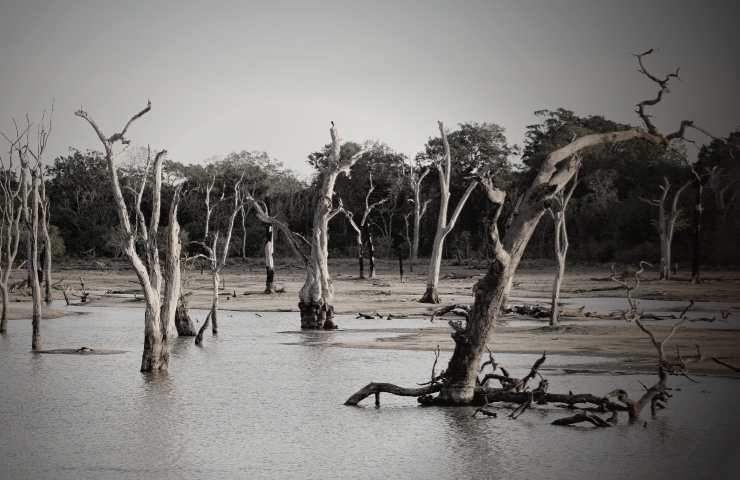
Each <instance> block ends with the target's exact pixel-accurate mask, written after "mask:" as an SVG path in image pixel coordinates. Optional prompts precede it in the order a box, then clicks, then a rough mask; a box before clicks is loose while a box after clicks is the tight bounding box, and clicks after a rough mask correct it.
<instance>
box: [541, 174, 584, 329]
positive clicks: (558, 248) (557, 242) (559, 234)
mask: <svg viewBox="0 0 740 480" xmlns="http://www.w3.org/2000/svg"><path fill="white" fill-rule="evenodd" d="M576 168H577V167H576ZM577 186H578V170H576V173H575V175H574V176H573V180H572V181H571V182H570V187H569V188H568V191H567V192H563V191H562V190H561V191H560V192H558V194H557V195H555V198H554V199H553V202H552V203H551V205H550V207H549V208H548V212H549V213H550V216H551V217H552V220H553V224H554V230H555V232H554V233H555V238H554V247H555V259H556V260H557V269H556V270H555V278H554V280H553V282H552V300H551V305H552V306H551V307H550V326H552V327H556V326H557V325H558V322H559V318H560V288H561V286H562V284H563V277H564V276H565V259H566V256H567V255H568V247H569V241H568V227H567V221H566V217H565V214H566V211H567V210H568V203H569V202H570V199H571V197H572V196H573V192H574V191H575V189H576V187H577Z"/></svg>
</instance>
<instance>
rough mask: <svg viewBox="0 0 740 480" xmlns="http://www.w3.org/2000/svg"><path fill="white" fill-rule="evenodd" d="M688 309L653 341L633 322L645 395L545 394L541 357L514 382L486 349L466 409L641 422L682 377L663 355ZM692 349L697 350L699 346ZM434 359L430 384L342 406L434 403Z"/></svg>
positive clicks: (362, 394)
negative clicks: (644, 348) (546, 411)
mask: <svg viewBox="0 0 740 480" xmlns="http://www.w3.org/2000/svg"><path fill="white" fill-rule="evenodd" d="M692 305H693V302H691V303H690V304H689V306H688V307H687V308H686V309H685V310H684V311H683V313H682V314H681V318H680V319H679V321H677V322H676V323H675V324H674V325H673V326H672V328H671V330H670V332H669V333H668V334H667V335H666V336H665V337H664V338H663V339H662V340H658V339H657V337H656V336H655V334H654V333H653V332H652V331H651V330H650V329H648V328H647V327H646V326H645V325H644V324H643V323H641V322H640V320H636V322H635V323H636V324H637V326H638V327H639V328H640V330H642V331H643V332H644V333H645V334H646V335H647V336H648V338H649V339H650V341H651V343H652V344H653V346H654V347H655V352H656V359H657V361H656V367H657V375H658V380H657V381H656V383H655V384H653V385H652V386H650V387H644V392H643V394H642V395H641V396H640V397H639V398H637V399H632V398H630V396H629V395H628V393H627V392H626V390H624V389H621V388H619V389H614V390H611V391H610V392H608V393H606V394H605V395H594V394H592V393H573V392H572V391H569V392H568V393H554V392H550V391H549V387H550V383H549V381H548V380H547V379H546V378H545V377H544V376H543V375H542V373H541V371H540V370H541V367H542V366H543V365H544V364H545V362H546V359H547V355H546V354H545V353H543V354H542V356H540V357H539V358H538V359H537V360H536V361H535V362H534V363H533V364H532V366H531V367H530V369H529V372H527V374H526V375H525V376H523V377H521V378H516V377H513V376H512V375H511V374H510V373H509V371H508V370H507V369H506V368H504V367H503V366H501V365H499V364H498V363H497V361H496V359H495V358H494V355H493V353H492V352H491V350H490V349H488V358H487V359H486V360H485V361H484V362H483V363H482V364H481V365H480V366H479V367H478V368H477V371H476V376H475V386H474V395H473V398H472V399H471V401H470V402H469V405H472V406H477V407H478V408H477V409H476V410H475V411H474V413H473V416H477V415H478V414H479V413H480V414H483V415H484V416H486V417H489V418H495V417H497V416H498V415H497V414H496V412H494V411H492V410H490V408H491V407H492V406H493V404H505V405H508V406H509V407H510V408H512V412H511V413H510V415H509V417H510V418H518V417H519V416H520V415H522V414H523V413H524V412H525V411H526V410H528V409H530V408H536V407H537V406H543V405H550V406H554V407H558V408H564V409H568V410H572V409H578V410H579V411H578V413H576V414H575V415H572V416H568V417H564V418H558V419H556V420H554V421H553V422H552V424H553V425H561V426H567V425H575V424H578V423H584V422H586V423H590V424H592V425H594V426H596V427H609V426H611V425H612V424H615V423H617V421H618V414H619V413H626V415H627V418H628V420H629V421H630V422H635V421H637V420H639V419H640V416H641V414H642V412H643V411H644V410H645V408H646V407H647V406H648V405H650V411H651V414H652V415H653V416H655V414H656V413H657V411H658V410H660V409H663V408H665V407H666V404H667V402H668V400H669V398H670V396H671V395H670V393H669V387H668V385H667V380H668V376H669V375H683V376H687V373H688V368H687V361H686V359H685V358H684V357H681V354H680V351H679V349H678V347H677V348H676V357H675V359H672V360H669V359H668V358H667V357H666V354H665V346H666V344H668V342H669V341H670V340H671V338H672V337H673V336H674V334H675V333H676V332H677V331H678V330H679V328H681V326H683V324H684V323H685V322H686V321H687V319H688V317H687V316H686V313H687V312H688V310H689V308H691V306H692ZM453 328H455V327H453ZM697 350H698V351H699V349H698V347H697ZM699 357H701V354H700V353H699ZM438 358H439V347H438V349H437V352H436V353H435V360H434V366H433V367H432V375H431V380H430V381H428V382H424V383H423V384H421V385H420V386H418V387H415V388H404V387H399V386H398V385H394V384H390V383H370V384H368V385H366V386H365V387H363V388H361V389H360V390H358V391H357V392H356V393H354V394H353V395H352V396H350V397H349V398H348V399H347V400H346V401H345V403H344V404H345V405H349V406H357V405H358V404H359V403H360V402H361V401H363V400H364V399H366V398H368V397H370V396H374V397H375V405H376V406H380V394H381V393H389V394H392V395H397V396H406V397H416V398H417V401H418V402H419V403H420V404H421V405H439V404H440V402H439V397H434V396H433V394H435V393H441V392H442V391H443V389H444V387H445V383H446V381H447V376H446V374H445V372H442V373H441V374H440V375H436V373H435V366H436V364H437V359H438ZM730 368H732V367H730ZM535 379H539V381H538V383H537V386H536V387H535V388H532V389H530V387H529V385H530V382H532V381H534V380H535ZM491 382H498V384H499V386H489V383H491ZM604 414H610V416H609V417H608V418H603V417H602V416H601V415H604Z"/></svg>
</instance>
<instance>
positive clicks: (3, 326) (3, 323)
mask: <svg viewBox="0 0 740 480" xmlns="http://www.w3.org/2000/svg"><path fill="white" fill-rule="evenodd" d="M0 298H2V303H3V306H2V308H3V310H2V312H0V333H5V332H6V331H7V330H8V283H7V281H4V282H3V283H2V284H0Z"/></svg>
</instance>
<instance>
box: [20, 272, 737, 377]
mask: <svg viewBox="0 0 740 480" xmlns="http://www.w3.org/2000/svg"><path fill="white" fill-rule="evenodd" d="M91 267H92V268H91ZM422 267H423V266H422V265H419V266H417V267H416V269H415V270H416V272H415V273H409V274H407V276H406V279H405V281H404V282H401V281H400V279H399V278H398V274H397V272H396V271H395V268H396V263H395V262H385V261H379V262H378V277H377V278H376V279H374V280H360V279H358V278H357V273H356V271H355V269H356V264H355V263H354V261H353V260H351V259H339V260H333V261H331V262H330V268H331V270H332V274H333V279H334V287H335V302H334V305H335V309H336V312H337V314H338V315H352V316H354V315H356V314H357V313H358V312H367V313H370V312H378V313H380V314H381V315H383V317H387V315H388V314H402V315H405V316H409V317H412V318H414V317H418V318H424V319H428V318H429V315H430V314H431V312H432V311H433V310H434V309H435V308H438V307H437V306H432V305H425V304H420V303H418V302H417V300H418V298H419V297H420V296H421V294H422V293H423V291H424V280H425V277H424V273H423V272H424V271H425V269H424V268H422ZM484 271H485V270H484V269H482V268H475V267H471V266H458V265H450V264H446V265H444V266H443V270H442V274H441V282H440V296H441V298H442V302H443V303H444V304H448V303H470V302H471V300H472V299H471V288H472V286H473V284H474V283H475V281H476V280H477V278H479V277H480V276H481V275H482V274H483V273H484ZM608 271H609V268H608V266H588V267H585V266H576V267H572V268H571V269H570V270H569V271H568V272H567V274H566V277H565V281H564V284H563V294H562V301H563V302H565V303H567V304H568V305H570V306H577V305H578V304H579V302H580V303H582V304H588V302H591V303H593V299H594V298H595V297H598V298H600V299H614V300H613V301H612V302H609V305H610V308H609V309H608V311H598V312H596V313H599V314H609V313H611V312H612V311H614V308H613V307H614V306H619V305H621V304H622V302H621V301H620V299H621V298H622V297H623V292H622V291H620V290H617V289H613V287H614V286H615V285H614V283H613V282H610V281H608V279H607V277H608ZM552 272H553V268H552V265H551V264H549V263H548V262H537V263H525V264H524V265H523V266H522V267H521V268H520V271H519V273H518V274H517V277H516V279H515V284H514V289H513V292H512V301H511V303H513V304H516V303H540V304H546V302H547V297H548V296H549V288H550V284H551V281H552ZM654 275H655V273H652V272H648V273H647V274H646V276H645V281H643V283H642V285H641V288H640V290H639V291H638V292H637V295H636V296H637V297H638V298H641V299H645V300H647V299H653V300H677V301H686V302H688V300H689V299H693V300H695V301H696V302H697V307H696V308H697V309H698V310H699V312H700V313H699V314H700V315H702V316H704V317H707V318H711V317H712V316H714V317H718V318H719V316H720V314H721V312H720V310H722V311H725V312H727V313H728V314H729V320H730V322H729V323H720V322H719V321H718V322H717V323H714V322H711V323H712V324H711V325H710V324H709V323H704V322H697V323H692V324H691V325H689V327H688V328H685V329H682V330H680V331H679V332H678V333H677V334H676V336H675V337H674V338H675V340H674V341H673V342H672V344H671V346H670V354H671V355H675V346H676V345H678V346H679V348H680V352H681V355H682V356H684V357H686V358H689V359H690V371H691V372H692V374H695V375H722V376H737V375H738V374H737V373H734V372H732V371H730V370H728V369H727V368H725V367H722V366H721V365H718V364H717V363H715V362H713V361H712V360H711V357H720V358H722V359H725V360H726V361H728V362H730V363H732V364H733V365H740V328H735V325H734V323H733V322H732V320H735V321H737V320H739V319H740V272H734V271H707V272H706V273H705V279H706V281H705V282H704V283H702V284H700V285H692V284H690V283H689V282H688V281H686V279H683V278H682V277H681V276H680V275H679V277H678V279H677V280H672V281H668V282H666V281H657V280H655V279H653V278H652V276H654ZM223 277H224V286H223V287H224V288H223V290H222V299H221V307H222V309H223V310H231V311H244V312H297V291H298V290H299V289H300V286H301V284H302V281H303V270H302V268H299V267H298V266H297V265H295V264H290V263H288V264H281V265H278V267H277V272H276V279H277V283H278V284H280V286H281V287H282V288H284V289H285V293H278V294H273V295H266V294H264V293H263V290H264V269H263V268H262V265H261V262H260V260H258V259H250V260H249V261H247V262H243V261H238V262H234V263H233V264H231V265H230V266H228V267H227V269H226V272H225V274H224V275H223ZM80 278H82V280H83V281H84V283H85V287H86V289H87V290H88V291H89V292H90V296H91V301H90V302H89V303H88V304H87V306H90V307H94V306H99V307H127V308H139V306H140V305H141V301H140V298H141V295H140V294H138V293H136V292H137V290H138V286H137V283H136V279H135V276H134V274H133V272H132V271H130V270H129V269H128V267H127V265H126V264H125V263H124V262H120V261H115V262H114V261H105V262H101V261H97V262H94V263H92V264H89V263H88V264H85V263H80V262H77V263H66V264H62V265H60V266H59V269H58V270H57V272H55V275H54V282H55V283H57V284H58V285H62V284H65V285H68V287H69V289H70V291H71V292H72V293H74V291H75V290H79V288H80V286H79V285H80ZM185 280H186V288H187V289H188V290H190V291H191V292H192V295H191V296H190V298H189V303H190V306H191V308H194V309H202V308H206V307H207V306H208V305H209V304H210V277H209V276H208V273H207V272H204V273H203V274H201V273H200V271H194V272H190V273H189V274H187V275H185ZM112 292H122V293H112ZM54 293H55V298H57V299H58V301H57V302H56V303H55V304H54V306H53V307H52V308H50V309H48V310H46V311H45V312H44V318H45V319H49V320H52V321H53V319H54V318H58V317H60V316H62V315H65V314H71V313H72V312H73V311H75V308H74V307H65V306H64V302H63V301H62V294H61V291H59V290H57V291H55V292H54ZM71 298H72V300H73V302H75V303H76V302H79V299H78V298H75V296H74V295H72V296H71ZM705 302H713V303H705ZM647 303H648V302H646V304H647ZM622 308H623V307H622ZM672 310H673V311H675V310H676V308H675V307H672ZM29 313H30V303H29V302H28V297H27V296H25V295H23V294H20V295H18V294H16V295H12V296H11V302H10V311H9V319H11V320H23V319H27V318H29V316H30V315H29ZM651 313H652V312H651ZM562 320H563V323H564V325H563V326H562V327H560V328H559V329H556V330H553V329H550V328H549V327H547V326H546V322H545V321H544V320H542V319H539V320H537V319H533V318H528V317H524V316H506V318H505V319H504V322H502V323H503V324H502V325H499V326H497V328H496V332H495V335H494V337H493V339H492V342H491V345H490V346H491V348H492V350H493V351H494V352H501V353H504V352H505V353H521V354H539V353H542V352H543V351H547V352H548V353H550V354H562V355H575V356H578V357H582V359H583V362H580V361H579V362H578V363H577V365H573V370H574V371H588V372H609V373H620V372H623V373H635V372H651V371H653V370H652V369H653V368H654V362H655V356H654V350H653V347H652V345H651V344H650V342H649V340H648V339H647V337H646V336H645V335H644V333H642V332H641V331H640V330H639V329H638V328H637V327H636V326H635V325H634V324H631V323H628V322H613V321H611V322H610V321H603V324H602V322H598V321H594V320H593V319H590V320H589V321H588V322H584V321H583V320H586V319H585V318H583V317H575V318H574V317H565V318H563V319H562ZM296 322H297V317H296ZM521 322H524V323H525V324H526V325H525V326H522V325H519V323H521ZM672 323H673V321H671V320H664V321H661V322H654V323H653V324H652V326H651V329H653V330H654V332H655V333H656V334H657V335H659V336H663V335H665V334H666V333H667V332H668V331H669V330H670V327H671V325H672ZM339 324H340V327H341V320H340V321H339ZM398 327H399V322H398V321H397V320H395V319H391V320H388V321H387V327H381V328H377V329H367V330H363V332H365V333H373V332H376V333H377V334H378V335H379V338H376V339H374V340H369V341H368V340H367V339H364V340H362V341H352V340H343V341H341V342H331V343H330V346H333V347H341V348H371V349H391V350H425V351H432V350H435V349H436V348H437V345H439V348H440V349H441V350H443V351H449V350H452V349H453V348H454V345H453V342H452V339H451V338H450V331H451V330H450V328H449V327H448V326H447V325H446V319H436V320H435V321H434V322H433V323H432V322H430V323H429V326H428V327H427V326H424V327H418V328H398ZM345 331H346V330H345ZM388 334H393V335H391V336H389V335H388ZM696 345H699V346H700V349H701V355H702V357H703V358H701V359H700V360H699V361H692V360H691V357H692V356H693V357H695V356H696V355H697V352H696ZM595 357H598V358H607V359H609V361H607V362H603V361H600V362H594V363H590V362H589V358H595Z"/></svg>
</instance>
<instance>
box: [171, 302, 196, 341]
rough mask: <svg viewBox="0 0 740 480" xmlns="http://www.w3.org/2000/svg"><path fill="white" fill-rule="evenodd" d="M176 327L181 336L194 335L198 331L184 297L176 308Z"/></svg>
mask: <svg viewBox="0 0 740 480" xmlns="http://www.w3.org/2000/svg"><path fill="white" fill-rule="evenodd" d="M175 328H176V329H177V334H178V335H179V336H181V337H194V336H195V335H196V333H197V332H196V331H195V324H194V323H193V320H192V319H191V318H190V314H189V313H188V308H187V305H185V302H184V301H183V300H182V299H180V301H179V302H178V303H177V308H176V309H175Z"/></svg>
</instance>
